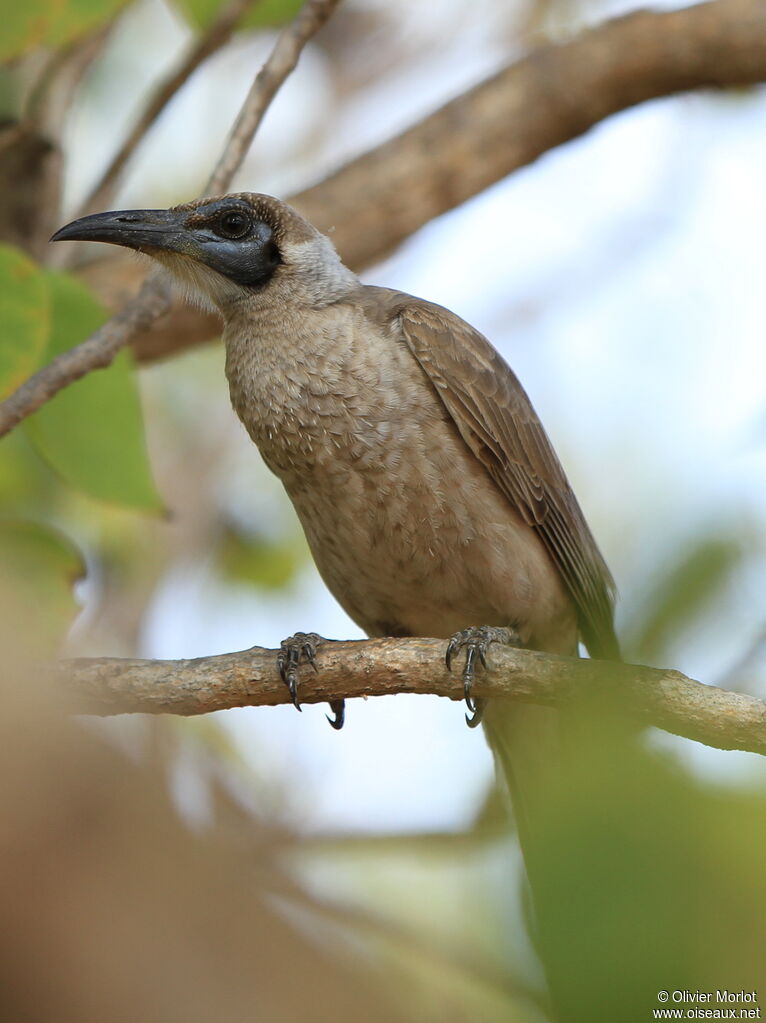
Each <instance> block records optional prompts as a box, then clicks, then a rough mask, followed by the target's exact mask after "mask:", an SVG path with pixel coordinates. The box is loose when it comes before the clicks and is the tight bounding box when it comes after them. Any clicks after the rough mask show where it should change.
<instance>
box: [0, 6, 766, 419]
mask: <svg viewBox="0 0 766 1023" xmlns="http://www.w3.org/2000/svg"><path fill="white" fill-rule="evenodd" d="M325 2H326V0H325ZM307 6H314V5H313V4H311V3H309V5H307ZM317 6H319V7H324V6H325V4H324V3H323V2H322V0H319V3H318V4H317ZM304 10H305V8H304ZM301 17H302V15H299V16H298V19H296V22H294V23H293V26H295V25H296V24H297V21H298V20H299V19H300V18H301ZM303 24H304V25H305V22H303ZM293 26H291V27H290V28H289V29H287V30H286V31H287V32H292V31H293ZM280 41H281V38H280ZM277 46H279V42H278V43H277ZM286 73H289V68H288V69H287V70H286ZM763 81H766V4H764V3H763V2H762V0H710V2H708V3H701V4H697V5H696V6H693V7H687V8H683V9H681V10H677V11H669V12H650V11H640V12H638V13H635V14H631V15H628V16H626V17H623V18H618V19H615V20H613V21H610V22H607V23H606V24H604V25H602V26H600V27H599V28H596V29H593V30H592V31H590V32H586V33H585V34H583V35H582V36H580V37H579V38H577V39H574V40H572V41H571V42H568V43H565V44H562V45H555V46H546V47H543V48H541V49H540V50H538V51H535V52H534V53H532V54H530V55H529V56H528V57H525V58H524V59H522V60H520V61H518V62H517V63H516V64H513V65H511V66H509V67H507V68H504V69H503V70H502V71H500V72H498V74H496V75H494V76H493V77H492V78H489V79H487V80H486V81H485V82H482V83H480V84H479V85H477V86H476V87H475V88H474V89H471V90H469V91H468V92H467V93H465V94H464V95H462V96H460V97H458V98H457V99H455V100H453V101H452V102H450V103H448V104H446V105H445V106H443V107H442V108H441V109H440V110H437V111H436V112H435V113H434V114H432V115H430V116H429V117H426V118H425V119H424V120H422V121H421V122H420V123H419V124H417V125H415V126H414V127H413V128H411V129H409V131H406V132H404V133H403V134H402V135H399V136H398V137H397V138H395V139H392V140H390V141H389V142H387V143H385V144H384V145H382V146H379V147H378V148H377V149H375V150H372V151H371V152H369V153H366V154H364V155H363V156H361V157H359V158H358V159H356V160H353V161H352V162H351V163H349V164H347V165H346V166H345V167H343V168H341V170H339V171H338V172H337V173H336V174H334V175H332V176H330V177H329V178H327V179H325V181H323V182H321V183H320V184H318V185H316V186H314V187H313V188H310V189H308V190H306V191H304V192H301V193H299V194H298V195H295V196H292V197H291V198H290V201H291V202H292V203H293V204H294V205H296V206H297V207H298V208H299V209H300V210H301V211H302V212H303V213H304V214H306V215H307V216H308V218H309V219H310V220H312V221H313V223H315V224H316V226H317V227H318V228H319V229H320V230H332V232H333V234H332V237H333V240H334V242H335V244H336V246H337V248H338V250H339V252H340V254H341V256H342V257H343V259H344V261H345V262H346V263H347V264H348V265H349V266H350V267H352V269H357V270H358V269H361V268H363V267H364V266H367V265H369V264H370V263H371V262H373V261H374V260H376V259H380V258H382V257H383V256H384V255H386V254H387V253H388V252H390V251H391V249H392V248H394V247H395V246H396V245H397V244H398V243H399V242H401V241H402V240H403V239H404V238H406V237H408V236H409V235H410V234H412V233H413V232H414V231H416V230H417V229H418V228H419V227H421V226H422V225H423V224H425V223H427V222H428V221H429V220H431V219H432V218H433V217H435V216H438V215H439V214H441V213H444V212H446V211H447V210H450V209H452V208H454V207H455V206H457V205H459V204H460V203H462V202H464V201H465V200H466V199H468V198H470V197H471V196H473V195H475V194H477V193H478V192H480V191H482V190H483V189H485V188H487V187H488V186H489V185H491V184H493V183H495V182H496V181H498V180H500V179H502V178H503V177H506V176H507V175H508V174H510V173H511V172H512V171H514V170H516V169H518V168H519V167H523V166H525V165H526V164H529V163H531V162H532V161H533V160H535V159H536V158H537V157H538V156H540V155H541V154H542V153H544V152H546V151H547V150H549V149H552V148H554V147H555V146H558V145H561V144H562V143H564V142H567V141H569V140H570V139H573V138H575V137H576V136H578V135H581V134H582V133H583V132H585V131H587V129H588V128H590V127H592V126H593V125H594V124H597V123H598V122H599V121H600V120H602V119H603V118H605V117H608V116H609V115H611V114H613V113H616V112H618V111H620V110H624V109H626V108H627V107H630V106H633V105H635V104H637V103H641V102H644V101H646V100H650V99H655V98H657V97H659V96H667V95H671V94H673V93H677V92H681V91H684V90H688V89H695V88H711V87H713V88H720V87H727V86H729V87H730V86H742V85H750V84H755V83H758V82H763ZM262 85H263V88H264V89H270V88H271V83H270V82H269V81H268V80H267V81H263V82H262ZM249 99H250V97H248V101H249ZM230 141H231V142H234V139H232V140H230ZM238 148H241V147H239V145H238ZM240 160H241V156H240ZM218 171H219V168H217V169H216V173H217V174H218ZM214 184H215V185H216V186H217V187H216V190H219V189H223V188H225V187H226V183H225V182H224V181H223V180H222V179H221V178H220V176H219V177H218V180H217V181H215V182H214ZM141 274H142V271H141V270H140V268H138V267H137V265H136V264H135V263H134V262H133V261H130V260H129V259H127V258H125V257H122V258H120V257H119V256H118V257H116V258H113V259H111V260H108V261H107V260H104V261H102V262H101V264H100V265H97V266H96V267H93V268H90V269H89V270H86V271H84V273H83V276H84V277H85V279H86V280H90V281H92V282H93V283H94V285H95V287H96V289H97V291H98V292H99V293H100V294H101V295H102V296H103V297H104V299H105V300H106V301H107V303H109V302H110V299H111V301H112V303H114V301H115V298H116V297H117V296H120V297H119V298H118V301H121V300H122V296H124V292H125V285H126V282H131V283H134V282H136V283H137V281H138V280H139V279H140V276H141ZM138 329H139V330H142V331H144V333H143V334H142V336H141V337H140V338H138V339H137V340H136V344H135V349H136V352H137V354H138V356H139V358H158V357H162V356H165V355H168V354H170V353H172V352H175V351H178V350H180V349H182V348H187V347H190V346H192V345H195V344H200V343H201V342H203V341H207V340H209V339H210V338H212V337H215V336H216V334H217V333H218V332H219V330H220V325H219V321H218V320H217V318H216V317H214V316H210V315H204V314H200V313H198V312H196V311H194V310H191V309H188V308H186V307H183V308H177V309H176V310H175V311H174V313H173V314H172V315H171V316H170V317H167V318H166V319H165V320H164V321H163V323H162V324H161V325H157V324H156V317H154V318H153V320H152V326H151V330H149V329H148V327H147V326H146V325H142V326H141V327H139V328H138ZM135 332H136V331H134V330H131V331H127V332H126V334H125V336H124V338H123V340H122V341H121V344H120V347H121V346H122V344H124V343H126V341H127V340H129V338H130V336H131V334H132V333H135ZM92 355H93V359H94V362H93V366H94V367H98V366H100V365H104V364H105V363H103V362H101V361H99V358H100V356H101V353H100V352H99V350H98V346H95V349H94V350H93V353H92ZM49 369H50V372H49ZM83 372H87V368H86V369H84V370H83ZM40 373H41V374H42V378H41V379H39V380H36V381H35V384H34V386H33V387H32V388H31V389H30V390H31V392H32V393H33V394H34V395H42V398H41V399H40V400H39V401H38V400H37V399H36V398H35V399H34V400H33V399H32V394H31V393H29V391H27V392H26V393H24V394H19V392H17V393H16V394H15V395H12V396H11V398H9V399H7V401H6V402H3V403H2V404H0V436H3V435H4V434H5V433H7V432H8V431H9V430H11V429H12V428H13V427H14V426H15V425H16V424H17V423H18V422H19V421H20V420H21V419H22V418H24V417H25V416H27V415H29V414H30V413H31V412H33V411H35V410H36V409H37V408H39V405H40V404H41V403H42V401H45V400H47V398H48V397H51V396H52V395H53V394H55V393H57V391H59V390H60V389H61V388H62V387H64V386H66V384H67V383H69V382H70V381H69V379H67V378H66V377H64V376H62V375H61V374H60V372H57V371H56V369H55V368H53V367H51V368H48V367H46V369H43V370H41V371H40ZM80 375H81V374H80ZM38 376H40V374H38ZM33 379H35V378H33ZM72 379H76V377H73V378H72ZM23 387H24V388H25V389H26V385H23Z"/></svg>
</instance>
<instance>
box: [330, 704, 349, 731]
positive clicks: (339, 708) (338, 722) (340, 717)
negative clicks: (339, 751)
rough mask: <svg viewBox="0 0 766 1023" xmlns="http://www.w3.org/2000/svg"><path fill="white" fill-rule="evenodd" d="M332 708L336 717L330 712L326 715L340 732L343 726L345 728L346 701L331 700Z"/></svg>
mask: <svg viewBox="0 0 766 1023" xmlns="http://www.w3.org/2000/svg"><path fill="white" fill-rule="evenodd" d="M330 710H331V711H332V712H333V714H334V715H335V717H334V718H331V717H330V715H329V714H325V717H326V718H327V720H328V721H329V722H330V724H331V725H332V727H333V728H334V729H335V730H336V731H338V732H339V731H340V730H341V728H343V723H344V722H345V720H346V701H345V700H330Z"/></svg>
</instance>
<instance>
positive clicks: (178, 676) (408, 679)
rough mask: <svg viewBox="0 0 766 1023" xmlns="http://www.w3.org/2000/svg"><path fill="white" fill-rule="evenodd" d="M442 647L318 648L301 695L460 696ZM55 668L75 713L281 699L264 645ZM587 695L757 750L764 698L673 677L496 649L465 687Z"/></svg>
mask: <svg viewBox="0 0 766 1023" xmlns="http://www.w3.org/2000/svg"><path fill="white" fill-rule="evenodd" d="M444 652H445V643H444V641H443V640H437V639H371V640H362V641H353V642H329V641H326V642H325V643H324V644H323V645H322V646H321V647H320V649H319V651H318V654H317V668H318V671H317V672H316V673H314V672H310V671H304V672H303V674H302V677H301V700H302V701H303V702H304V703H322V702H327V701H330V700H338V699H341V698H346V699H353V698H355V697H360V696H365V697H366V696H385V695H390V694H393V693H431V694H435V695H437V696H446V697H448V698H450V699H453V700H459V699H461V698H462V695H463V693H462V681H461V679H460V676H459V674H453V673H450V672H449V671H448V670H447V668H446V666H445V664H444ZM56 671H57V672H58V674H59V675H60V678H61V682H62V684H63V685H64V687H65V689H66V691H67V693H68V694H69V696H70V697H71V699H72V701H73V704H74V708H75V709H76V710H77V711H78V712H80V713H88V714H102V715H108V714H128V713H139V712H140V713H147V714H181V715H193V714H207V713H209V712H210V711H214V710H224V709H227V708H231V707H260V706H273V705H276V704H280V703H289V699H290V698H289V695H288V692H287V688H286V687H285V685H284V684H283V683H282V681H281V680H280V678H279V675H278V674H277V671H276V651H275V650H267V649H264V648H263V647H253V648H252V649H250V650H244V651H242V652H240V653H232V654H221V655H218V656H215V657H199V658H196V659H194V660H182V661H147V660H138V659H122V658H114V657H106V658H79V659H73V660H69V661H62V662H60V664H59V665H57V667H56ZM594 690H595V691H598V692H604V693H606V694H610V693H611V694H615V695H620V696H621V697H624V698H625V700H626V701H627V705H628V707H629V709H630V710H631V712H633V713H635V715H636V716H637V717H638V718H639V719H640V720H642V721H644V722H645V723H647V724H651V725H655V726H656V727H658V728H663V729H665V730H666V731H669V732H673V733H674V734H676V735H682V736H684V737H686V738H687V739H695V740H696V741H697V742H702V743H705V744H706V745H708V746H714V747H716V748H718V749H728V750H732V749H737V750H749V751H751V752H753V753H762V754H766V703H763V702H762V701H760V700H757V699H755V698H754V697H752V696H747V695H744V694H742V693H734V692H729V691H728V690H725V689H718V688H717V687H715V686H708V685H703V684H702V683H701V682H695V681H694V680H693V679H690V678H687V677H686V676H685V675H682V674H681V673H680V672H678V671H666V670H662V669H658V668H647V667H643V666H639V665H633V664H613V663H611V662H607V661H591V660H585V659H579V658H572V657H558V656H555V655H553V654H544V653H539V652H537V651H531V650H509V649H507V648H502V647H497V648H493V650H492V658H491V662H490V666H489V669H488V670H487V671H482V672H481V674H480V675H478V676H477V678H476V683H475V686H474V691H475V694H476V695H477V696H484V697H505V698H509V699H515V700H521V701H523V702H527V703H537V704H543V705H546V706H553V705H561V704H562V703H565V702H567V701H568V700H572V699H574V698H576V697H578V696H580V697H581V696H583V695H585V694H586V693H588V692H593V691H594Z"/></svg>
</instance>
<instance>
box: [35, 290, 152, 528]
mask: <svg viewBox="0 0 766 1023" xmlns="http://www.w3.org/2000/svg"><path fill="white" fill-rule="evenodd" d="M46 278H47V282H48V285H49V287H50V296H51V312H52V321H53V327H52V330H51V337H50V341H49V345H48V351H47V353H46V358H47V359H52V358H53V357H54V356H55V355H58V354H59V353H60V352H63V351H66V350H67V349H68V348H71V347H72V346H73V345H76V344H78V343H79V342H80V341H82V340H83V339H84V338H86V337H87V336H88V335H89V334H90V333H91V332H92V331H94V330H96V329H97V328H98V327H99V326H100V325H101V324H102V323H103V322H104V320H105V319H106V314H105V312H104V310H103V309H102V308H101V306H100V305H99V304H98V303H97V302H96V301H95V299H94V298H93V297H92V296H91V295H90V293H89V292H88V291H87V289H86V288H85V287H84V286H83V285H82V284H80V283H79V282H78V281H76V280H75V279H74V278H73V277H70V276H68V275H67V274H63V273H55V272H52V271H48V272H47V273H46ZM25 425H26V430H27V434H28V436H29V437H30V439H31V440H32V442H33V444H34V445H35V447H36V448H37V450H38V451H39V452H40V454H41V455H42V456H43V458H45V460H46V461H47V462H48V463H49V464H50V466H51V467H52V468H53V469H54V470H55V471H56V472H57V473H58V474H59V475H60V476H61V477H63V479H64V480H65V481H66V482H67V483H69V484H71V485H72V486H73V487H76V488H77V489H78V490H82V491H84V492H85V493H86V494H90V495H91V496H92V497H97V498H101V499H102V500H105V501H113V502H116V503H117V504H121V505H128V506H129V507H132V508H141V509H143V510H147V511H158V510H161V508H162V503H161V501H160V499H159V497H158V495H157V491H156V489H155V486H154V482H153V480H152V475H151V471H150V468H149V462H148V458H147V453H146V445H145V441H144V433H143V420H142V416H141V406H140V404H139V400H138V392H137V389H136V381H135V374H134V371H133V365H132V359H131V356H130V353H129V352H121V353H120V355H118V356H117V358H116V359H115V361H114V362H113V363H112V365H111V366H110V367H109V368H108V369H106V370H98V371H97V372H94V373H90V374H88V376H85V377H83V378H82V380H78V381H77V382H76V383H74V384H71V385H70V386H69V387H67V388H65V389H64V390H63V391H61V392H60V393H59V394H57V395H56V397H55V398H53V399H52V401H50V402H48V404H46V405H44V406H43V407H42V408H41V409H40V410H39V411H38V412H36V413H35V414H34V416H32V417H31V418H30V419H28V420H27V423H26V424H25Z"/></svg>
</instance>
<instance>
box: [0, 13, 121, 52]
mask: <svg viewBox="0 0 766 1023" xmlns="http://www.w3.org/2000/svg"><path fill="white" fill-rule="evenodd" d="M124 3H125V0H66V2H63V3H62V2H61V0H27V2H25V3H8V4H6V5H5V7H4V10H3V31H2V34H0V60H8V59H9V58H11V57H17V56H19V55H20V54H23V53H26V52H27V51H28V50H31V49H33V48H34V47H35V46H51V47H56V46H61V45H63V44H64V43H69V42H71V41H72V40H73V39H75V38H76V37H77V36H79V35H82V34H83V33H84V32H87V31H88V30H90V29H93V28H96V27H97V26H98V25H100V24H101V23H102V22H105V21H107V19H109V18H110V17H111V16H112V15H113V14H114V13H115V11H117V10H119V8H120V7H122V6H123V5H124Z"/></svg>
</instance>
